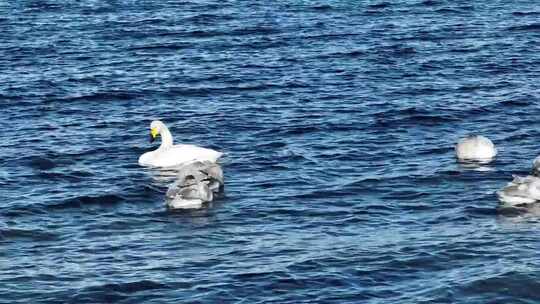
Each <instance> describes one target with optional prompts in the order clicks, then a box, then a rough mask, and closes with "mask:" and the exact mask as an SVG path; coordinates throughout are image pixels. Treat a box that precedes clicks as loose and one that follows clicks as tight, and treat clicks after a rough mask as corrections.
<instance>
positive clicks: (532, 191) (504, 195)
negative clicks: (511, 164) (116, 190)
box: [497, 156, 540, 207]
mask: <svg viewBox="0 0 540 304" xmlns="http://www.w3.org/2000/svg"><path fill="white" fill-rule="evenodd" d="M539 176H540V156H538V157H536V158H535V159H534V160H533V166H532V170H531V175H527V176H525V177H521V176H518V175H513V176H512V177H513V178H514V179H513V180H512V181H511V182H509V183H508V184H507V185H506V186H505V187H504V188H502V189H501V190H499V191H497V196H498V198H499V201H500V202H501V203H503V206H505V207H515V206H519V205H526V204H532V203H535V202H539V201H540V177H539Z"/></svg>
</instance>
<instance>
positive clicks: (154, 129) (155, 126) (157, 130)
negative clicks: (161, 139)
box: [150, 120, 166, 142]
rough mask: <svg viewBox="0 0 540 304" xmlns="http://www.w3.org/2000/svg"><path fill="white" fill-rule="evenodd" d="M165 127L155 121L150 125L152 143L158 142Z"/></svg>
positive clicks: (158, 121)
mask: <svg viewBox="0 0 540 304" xmlns="http://www.w3.org/2000/svg"><path fill="white" fill-rule="evenodd" d="M164 128H166V127H165V124H164V123H162V122H161V121H160V120H154V121H152V123H151V124H150V142H153V141H154V140H156V138H157V137H158V135H159V134H161V130H163V129H164Z"/></svg>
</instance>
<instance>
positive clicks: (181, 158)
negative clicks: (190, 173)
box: [139, 120, 223, 167]
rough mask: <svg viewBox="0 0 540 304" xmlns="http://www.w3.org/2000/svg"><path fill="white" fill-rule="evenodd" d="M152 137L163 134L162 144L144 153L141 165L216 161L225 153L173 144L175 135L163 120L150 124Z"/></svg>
mask: <svg viewBox="0 0 540 304" xmlns="http://www.w3.org/2000/svg"><path fill="white" fill-rule="evenodd" d="M150 128H151V133H152V137H153V138H155V137H156V136H157V134H160V135H161V145H160V146H159V148H158V149H157V150H154V151H151V152H147V153H144V154H143V155H141V156H140V157H139V165H141V166H154V167H174V166H178V165H181V164H183V163H186V162H190V161H195V160H199V161H210V162H216V161H217V160H218V159H219V158H220V157H221V155H223V153H221V152H218V151H215V150H212V149H207V148H202V147H198V146H195V145H173V137H172V135H171V132H169V129H168V128H167V126H165V124H164V123H162V122H161V121H159V120H157V121H153V122H152V124H151V125H150Z"/></svg>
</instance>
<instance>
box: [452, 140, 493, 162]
mask: <svg viewBox="0 0 540 304" xmlns="http://www.w3.org/2000/svg"><path fill="white" fill-rule="evenodd" d="M455 150H456V156H457V158H458V159H459V160H475V161H483V162H489V161H491V160H492V159H493V158H494V157H495V156H496V155H497V149H496V148H495V145H494V144H493V142H491V140H489V139H488V138H487V137H484V136H482V135H471V136H467V137H465V138H462V139H460V140H459V142H458V143H457V145H456V147H455Z"/></svg>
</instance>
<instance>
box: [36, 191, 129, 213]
mask: <svg viewBox="0 0 540 304" xmlns="http://www.w3.org/2000/svg"><path fill="white" fill-rule="evenodd" d="M122 201H125V198H124V197H122V196H120V195H114V194H105V195H99V196H78V197H75V198H71V199H67V200H65V201H63V202H60V203H57V204H52V205H47V206H46V208H47V209H52V210H55V209H66V208H83V207H84V206H91V205H99V206H111V205H116V204H118V203H120V202H122Z"/></svg>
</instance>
